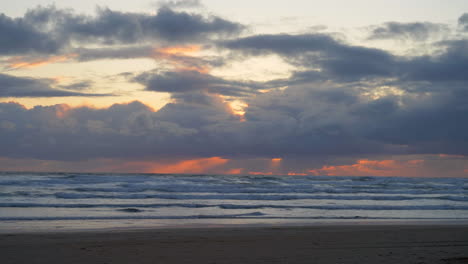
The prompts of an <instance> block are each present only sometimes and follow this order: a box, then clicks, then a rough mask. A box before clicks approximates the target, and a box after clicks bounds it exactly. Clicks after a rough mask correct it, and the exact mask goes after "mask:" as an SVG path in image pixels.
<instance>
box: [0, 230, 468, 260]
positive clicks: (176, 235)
mask: <svg viewBox="0 0 468 264" xmlns="http://www.w3.org/2000/svg"><path fill="white" fill-rule="evenodd" d="M0 263H3V264H10V263H47V264H55V263H60V264H62V263H69V264H73V263H88V264H94V263H99V264H104V263H207V264H209V263H325V264H326V263H333V264H336V263H359V264H365V263H372V264H374V263H376V264H377V263H380V264H383V263H398V264H405V263H411V264H423V263H426V264H437V263H441V264H461V263H468V226H467V225H423V226H408V225H389V226H309V227H278V228H276V227H243V228H197V229H190V228H188V229H187V228H181V229H153V230H139V231H107V232H104V231H100V232H74V233H67V232H63V233H35V234H34V233H33V234H1V235H0Z"/></svg>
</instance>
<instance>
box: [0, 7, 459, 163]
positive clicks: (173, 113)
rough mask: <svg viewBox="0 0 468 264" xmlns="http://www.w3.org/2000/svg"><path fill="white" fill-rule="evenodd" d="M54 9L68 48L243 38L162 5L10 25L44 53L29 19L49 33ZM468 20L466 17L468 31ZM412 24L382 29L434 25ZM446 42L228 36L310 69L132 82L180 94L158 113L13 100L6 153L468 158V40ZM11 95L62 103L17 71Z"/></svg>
mask: <svg viewBox="0 0 468 264" xmlns="http://www.w3.org/2000/svg"><path fill="white" fill-rule="evenodd" d="M53 12H56V13H57V14H54V20H53V21H55V22H54V23H52V25H50V26H49V27H50V28H51V31H50V32H55V33H57V34H52V35H50V36H49V35H47V36H46V40H47V41H53V43H58V44H57V49H60V48H63V47H64V46H66V45H68V41H70V40H71V39H74V40H79V41H82V42H94V43H96V42H99V43H110V44H112V43H124V44H129V43H135V42H137V41H139V40H142V39H143V40H144V39H145V38H148V37H149V38H154V39H156V38H163V39H164V40H165V41H174V42H175V43H178V41H186V40H187V39H190V40H199V38H200V37H202V36H206V35H208V36H213V35H215V36H217V35H223V34H228V33H235V32H238V31H239V30H240V29H241V26H239V25H237V24H235V23H232V22H229V21H226V20H223V19H221V18H216V17H211V18H206V17H201V16H199V15H193V14H189V13H180V12H174V11H172V10H170V9H161V10H159V13H158V14H157V15H155V16H149V15H142V14H135V13H121V12H114V11H111V10H108V9H104V10H101V11H100V12H99V13H98V15H97V16H96V17H84V16H77V15H74V14H70V13H69V12H68V11H63V10H56V9H53V8H52V9H51V8H45V9H36V10H34V11H31V12H30V13H28V14H27V15H25V17H24V18H21V19H16V20H14V19H10V18H8V17H5V16H4V17H3V18H2V20H1V21H2V24H1V26H2V27H6V26H5V25H7V26H9V27H10V28H15V27H16V28H17V29H21V30H22V31H21V30H20V32H36V33H37V34H39V35H37V38H38V41H39V42H38V43H39V44H41V43H42V42H41V41H42V39H41V36H42V35H40V31H38V29H37V28H36V27H35V26H32V22H28V21H36V22H35V25H38V26H39V25H40V26H41V27H44V26H45V27H44V28H45V29H46V31H47V29H48V28H49V27H48V26H46V25H48V23H49V22H50V21H52V20H51V19H50V18H49V17H48V15H50V14H51V13H53ZM464 17H465V15H464V16H462V17H461V18H460V25H462V26H463V25H465V19H464ZM62 18H63V21H64V23H62V25H63V28H66V29H69V30H70V31H69V32H71V33H67V34H68V35H66V37H63V35H61V34H62V33H60V32H61V31H60V30H57V27H56V25H55V23H56V21H60V19H62ZM75 20H76V21H75ZM73 21H74V22H73ZM72 22H73V23H72ZM153 22H154V23H153ZM67 23H71V24H67ZM112 25H114V26H115V27H113V26H112ZM186 25H190V26H188V27H186ZM408 25H409V24H405V25H404V26H403V27H400V29H398V30H395V29H394V28H391V27H389V25H388V24H387V25H386V26H384V27H383V28H384V31H385V30H386V31H385V32H384V31H382V32H384V33H385V34H384V33H382V32H381V33H382V34H383V35H384V36H385V37H387V36H390V35H395V34H397V35H398V34H410V35H411V37H412V38H414V37H417V36H418V34H419V33H415V32H418V30H420V29H421V28H420V26H421V25H419V24H417V26H416V29H414V27H412V26H410V27H407V26H408ZM418 25H419V26H418ZM422 25H424V24H422ZM399 26H402V25H399ZM413 26H414V25H413ZM425 26H427V25H425ZM160 27H162V28H160ZM107 28H109V29H108V30H107V31H106V30H105V29H107ZM135 28H138V29H137V30H135ZM148 30H149V31H148ZM399 30H400V31H399ZM401 30H403V31H401ZM142 32H146V33H145V34H143V33H142ZM402 32H403V33H402ZM36 33H35V34H36ZM141 34H143V35H144V37H143V36H142V35H141ZM379 34H380V33H379ZM415 34H416V35H415ZM21 36H23V35H21ZM381 37H382V36H381ZM13 39H21V37H13ZM15 41H17V40H15ZM44 41H45V40H44ZM200 41H201V40H200ZM10 42H11V40H4V42H0V43H3V44H2V45H4V46H2V48H3V50H2V48H0V50H2V52H3V53H4V54H11V53H14V52H17V51H15V50H14V47H13V46H14V45H13V44H11V43H10ZM26 42H27V41H26ZM5 43H10V44H8V45H10V46H8V45H6V44H5ZM44 43H46V42H44ZM63 43H65V44H63ZM28 45H29V44H28V43H24V46H23V47H20V48H19V49H18V50H23V51H25V50H26V51H36V52H46V53H47V52H53V50H54V49H55V48H54V47H55V46H53V45H52V46H50V47H51V51H48V50H47V49H45V47H49V46H47V45H45V44H44V45H42V44H41V45H38V46H36V49H34V48H33V49H31V48H28V47H29V46H28ZM437 45H438V46H437V48H438V50H439V52H438V53H434V54H432V55H426V56H412V57H409V56H397V55H394V54H392V53H390V52H388V51H385V50H382V49H376V48H368V47H364V46H357V45H351V44H348V43H345V42H343V41H339V40H337V39H335V38H334V37H332V36H330V35H327V34H318V33H315V34H300V35H291V34H276V35H274V34H270V35H253V36H249V37H243V38H238V39H231V40H223V41H221V42H219V47H221V48H226V49H229V50H231V51H232V52H233V53H235V54H237V55H239V57H240V58H245V56H247V57H250V56H262V55H267V54H276V55H278V56H280V57H281V58H283V59H284V60H285V61H286V62H288V63H290V64H291V65H293V66H296V67H297V68H296V71H295V72H293V74H292V76H291V78H287V79H281V80H273V81H269V82H264V83H259V82H248V81H241V80H227V79H223V78H220V77H217V76H214V75H210V74H208V73H202V72H198V71H191V70H178V71H164V70H158V71H156V70H155V71H151V72H146V73H142V74H139V75H137V76H133V77H131V78H132V80H133V81H135V82H139V83H141V84H143V85H144V86H145V88H146V89H147V90H151V91H159V92H169V93H171V95H172V97H173V99H175V100H174V101H173V102H172V103H169V104H167V105H166V106H164V107H163V108H162V109H160V110H159V111H157V112H153V111H152V110H150V109H149V108H148V107H146V106H144V105H143V104H141V103H138V102H134V103H131V104H121V105H114V106H112V107H110V108H107V109H93V108H88V107H79V108H70V107H67V106H64V105H56V106H50V107H41V106H38V107H35V108H33V109H29V110H27V109H24V108H22V107H21V106H20V105H18V104H14V103H8V104H6V103H2V104H0V133H1V135H2V137H0V145H1V146H2V148H1V149H0V156H7V157H11V158H19V157H21V158H38V159H58V160H60V159H66V160H79V159H89V158H94V157H105V158H127V159H139V158H152V157H212V156H224V157H239V158H244V157H312V156H313V157H323V156H326V155H337V156H352V155H399V154H404V155H407V154H439V153H445V154H455V155H468V137H467V136H466V135H467V134H468V125H467V124H468V122H467V121H468V120H467V117H468V107H467V105H468V88H467V87H468V74H467V73H466V69H468V53H467V50H468V40H466V39H458V40H445V41H443V42H440V43H438V44H437ZM41 47H44V48H41ZM120 51H122V49H119V48H116V49H113V50H90V49H82V52H81V53H82V54H88V55H87V56H85V55H82V57H81V59H82V60H87V59H88V58H89V59H92V58H96V57H99V56H101V57H119V56H120V57H127V56H130V57H132V56H146V55H147V53H148V52H149V47H141V48H128V49H125V50H124V51H125V52H123V53H122V54H119V52H120ZM178 59H179V60H180V61H185V62H184V63H182V64H183V65H186V64H189V65H190V63H192V64H191V65H198V64H197V63H201V62H200V61H189V60H190V58H188V57H183V56H180V57H179V58H178ZM213 63H215V62H213ZM220 63H222V62H220ZM201 64H203V63H201ZM1 84H3V85H1ZM86 85H88V84H86V83H82V84H80V83H77V84H76V86H74V87H72V86H70V87H68V88H69V89H75V90H76V89H78V90H79V89H80V87H83V86H86ZM284 86H287V88H286V89H278V90H274V91H271V92H269V93H265V94H261V93H258V92H257V91H258V90H259V89H265V88H274V87H284ZM0 87H1V88H0V89H3V90H0V96H39V95H38V94H37V93H38V92H39V93H42V94H43V95H44V94H47V92H51V93H52V92H55V93H57V91H51V86H50V83H48V82H47V81H44V80H36V79H31V78H19V77H12V76H7V75H0ZM5 87H6V88H5ZM11 87H15V88H14V89H13V88H11ZM395 90H396V91H395ZM69 93H73V92H69ZM219 94H220V95H227V96H238V97H242V98H243V99H244V100H246V102H247V103H248V105H249V107H248V108H247V109H246V110H245V111H246V113H245V116H244V119H245V120H244V121H243V122H240V120H239V117H238V116H235V115H234V114H233V113H232V110H231V109H230V107H229V105H228V104H227V103H226V102H224V101H223V100H222V98H221V97H219V96H218V95H219ZM52 95H53V96H57V95H56V94H52Z"/></svg>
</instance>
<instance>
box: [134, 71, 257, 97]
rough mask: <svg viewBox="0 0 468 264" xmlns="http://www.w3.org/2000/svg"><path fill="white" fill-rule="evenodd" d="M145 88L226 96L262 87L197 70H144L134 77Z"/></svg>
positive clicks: (252, 91) (245, 92)
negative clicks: (159, 71)
mask: <svg viewBox="0 0 468 264" xmlns="http://www.w3.org/2000/svg"><path fill="white" fill-rule="evenodd" d="M134 81H136V82H139V83H141V84H143V85H145V88H146V90H150V91H157V92H169V93H186V92H193V91H204V92H208V93H216V94H222V95H228V96H245V95H248V94H254V93H256V90H255V88H259V87H263V86H261V85H260V84H257V83H254V82H242V81H230V80H225V79H223V78H220V77H216V76H213V75H210V74H208V73H201V72H198V71H186V70H183V71H169V72H162V73H158V72H146V73H143V74H140V75H138V76H136V77H135V78H134Z"/></svg>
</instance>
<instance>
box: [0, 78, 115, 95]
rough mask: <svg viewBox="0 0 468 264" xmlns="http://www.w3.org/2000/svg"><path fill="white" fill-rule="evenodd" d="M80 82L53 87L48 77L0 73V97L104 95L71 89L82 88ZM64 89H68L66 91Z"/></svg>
mask: <svg viewBox="0 0 468 264" xmlns="http://www.w3.org/2000/svg"><path fill="white" fill-rule="evenodd" d="M83 85H85V83H81V84H75V85H73V86H70V87H69V86H65V87H61V88H63V89H58V88H54V87H53V85H52V81H51V80H49V79H35V78H27V77H15V76H11V75H6V74H0V98H2V97H66V96H105V95H106V94H90V93H80V92H76V91H73V90H77V88H80V87H81V88H84V87H83ZM66 89H69V90H68V91H67V90H66Z"/></svg>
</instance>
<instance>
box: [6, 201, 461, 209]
mask: <svg viewBox="0 0 468 264" xmlns="http://www.w3.org/2000/svg"><path fill="white" fill-rule="evenodd" d="M8 207H14V208H121V209H125V208H165V207H167V208H169V207H181V208H207V207H217V208H220V209H226V210H232V209H249V210H250V209H268V208H272V209H315V210H372V211H382V210H384V211H385V210H386V211H389V210H390V211H392V210H468V206H459V205H405V206H398V205H274V204H258V205H257V204H256V205H243V204H211V205H210V204H194V203H164V204H163V203H161V204H41V203H0V208H8Z"/></svg>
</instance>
